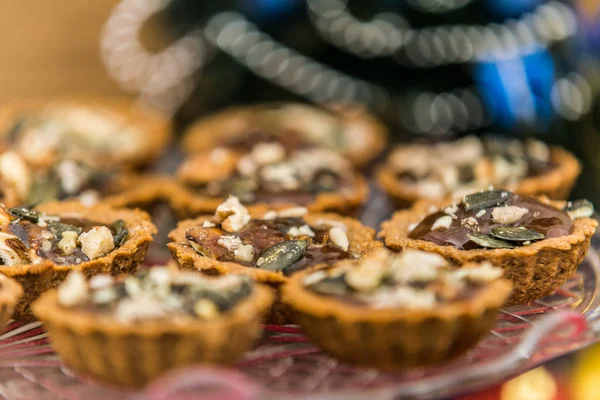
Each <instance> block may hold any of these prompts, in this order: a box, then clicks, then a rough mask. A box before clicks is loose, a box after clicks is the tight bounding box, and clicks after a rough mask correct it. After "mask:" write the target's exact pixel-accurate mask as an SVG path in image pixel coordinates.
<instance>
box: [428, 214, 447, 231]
mask: <svg viewBox="0 0 600 400" xmlns="http://www.w3.org/2000/svg"><path fill="white" fill-rule="evenodd" d="M450 225H452V217H451V216H450V215H444V216H442V217H439V218H438V219H436V220H435V222H434V223H433V225H432V226H431V230H432V231H447V230H448V229H449V228H450Z"/></svg>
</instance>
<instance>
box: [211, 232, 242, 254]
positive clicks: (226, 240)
mask: <svg viewBox="0 0 600 400" xmlns="http://www.w3.org/2000/svg"><path fill="white" fill-rule="evenodd" d="M217 244H218V245H220V246H222V247H225V248H226V249H227V250H228V251H235V250H236V249H238V248H239V247H240V246H242V245H243V244H244V243H242V239H240V238H239V237H237V236H233V235H223V236H221V237H220V238H219V239H217Z"/></svg>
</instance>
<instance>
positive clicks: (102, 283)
mask: <svg viewBox="0 0 600 400" xmlns="http://www.w3.org/2000/svg"><path fill="white" fill-rule="evenodd" d="M113 282H114V278H113V277H112V276H110V275H108V274H98V275H95V276H93V277H92V278H91V279H90V281H89V285H90V288H91V289H100V288H105V287H108V286H111V285H112V284H113Z"/></svg>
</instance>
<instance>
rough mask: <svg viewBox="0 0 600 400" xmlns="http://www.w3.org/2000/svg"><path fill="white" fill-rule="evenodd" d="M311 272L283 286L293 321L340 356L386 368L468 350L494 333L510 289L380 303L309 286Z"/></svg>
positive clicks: (503, 285)
mask: <svg viewBox="0 0 600 400" xmlns="http://www.w3.org/2000/svg"><path fill="white" fill-rule="evenodd" d="M306 275H307V273H301V274H298V275H295V276H293V277H291V278H290V279H289V281H288V282H287V283H286V284H285V285H284V287H283V289H282V298H283V302H284V303H285V304H287V305H288V306H289V307H290V309H291V311H292V318H293V321H294V322H296V323H297V324H299V325H300V326H301V327H302V329H303V331H304V332H305V333H306V334H307V335H308V336H309V338H310V339H311V340H312V341H313V342H314V343H316V344H318V345H319V346H320V347H322V348H323V349H324V350H325V351H326V352H328V353H330V354H331V355H333V356H334V357H336V358H338V359H340V360H342V361H345V362H349V363H354V364H359V365H364V366H368V367H375V368H380V369H385V370H393V369H403V368H411V367H420V366H426V365H436V364H440V363H443V362H446V361H448V360H450V359H452V358H455V357H456V356H459V355H461V354H463V353H464V352H465V351H466V350H468V349H469V348H471V347H473V346H474V345H475V344H476V343H477V342H478V341H479V340H480V339H482V338H483V337H484V336H486V335H487V334H488V333H489V330H490V329H491V328H492V327H493V326H494V324H495V321H496V317H497V315H498V312H499V309H500V307H502V306H503V304H504V301H505V299H506V298H507V297H508V294H509V292H510V284H509V283H508V282H507V281H505V280H498V281H496V282H493V283H492V284H491V285H490V286H489V287H487V288H486V289H485V290H484V291H482V292H480V293H478V294H476V295H475V296H474V297H473V298H471V299H469V300H468V301H462V302H457V303H448V304H442V305H438V306H437V307H435V308H431V309H424V310H420V309H415V310H410V309H409V310H401V311H399V310H394V309H389V308H388V309H386V308H380V309H374V308H371V307H365V306H363V305H356V304H352V303H348V302H343V301H339V300H337V299H335V298H331V297H327V296H323V295H320V294H318V293H315V292H313V291H311V290H309V289H307V288H306V287H305V286H304V284H303V283H302V282H303V279H304V278H305V277H306Z"/></svg>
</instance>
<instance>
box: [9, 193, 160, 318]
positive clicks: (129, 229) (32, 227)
mask: <svg viewBox="0 0 600 400" xmlns="http://www.w3.org/2000/svg"><path fill="white" fill-rule="evenodd" d="M154 233H156V228H155V227H154V225H152V223H151V222H150V218H149V216H148V215H147V214H146V213H144V212H142V211H139V210H125V209H120V210H116V209H113V208H110V207H106V206H96V207H91V208H87V207H85V206H83V205H81V204H80V203H76V202H72V203H68V202H67V203H48V204H46V205H44V206H41V207H40V208H39V209H38V210H37V211H34V210H30V209H25V208H9V209H5V208H1V209H0V259H1V260H2V265H0V273H3V274H5V275H7V276H9V277H11V278H13V279H15V280H16V281H17V282H19V284H20V285H21V286H22V287H23V289H24V295H23V297H22V299H21V301H20V302H19V303H18V304H17V306H16V309H15V315H16V316H17V317H22V318H27V317H30V315H31V310H30V305H31V303H32V302H33V301H34V300H36V299H37V298H38V297H39V296H40V295H41V294H42V293H43V292H44V291H46V290H48V289H51V288H54V287H56V286H57V285H58V284H59V283H60V282H62V281H63V280H64V279H65V277H66V276H67V274H68V273H69V272H70V271H72V270H78V271H81V272H83V273H84V274H85V275H87V276H92V275H96V274H99V273H103V272H105V273H110V274H113V275H118V274H122V273H125V272H133V271H135V270H136V269H137V267H138V265H139V264H140V263H141V262H142V260H143V259H144V256H145V254H146V250H147V248H148V245H149V244H150V242H151V241H152V235H153V234H154Z"/></svg>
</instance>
